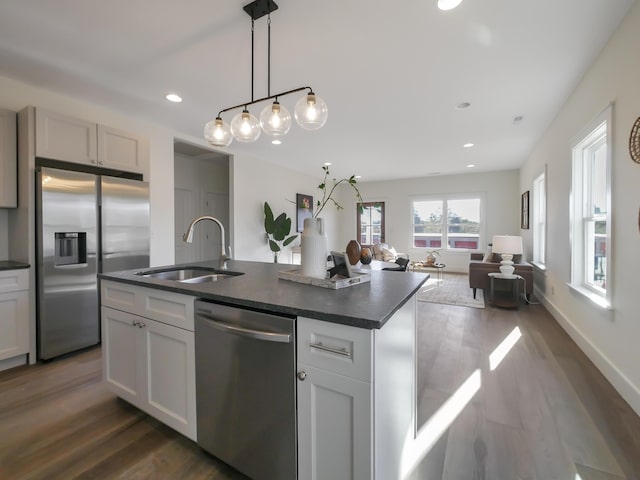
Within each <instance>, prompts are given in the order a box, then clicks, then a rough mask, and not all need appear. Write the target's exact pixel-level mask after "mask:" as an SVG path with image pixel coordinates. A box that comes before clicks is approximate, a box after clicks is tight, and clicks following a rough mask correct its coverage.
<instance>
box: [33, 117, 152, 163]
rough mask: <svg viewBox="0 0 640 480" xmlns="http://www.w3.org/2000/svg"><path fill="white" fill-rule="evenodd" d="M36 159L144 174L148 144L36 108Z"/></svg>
mask: <svg viewBox="0 0 640 480" xmlns="http://www.w3.org/2000/svg"><path fill="white" fill-rule="evenodd" d="M36 156H37V157H42V158H49V159H53V160H62V161H65V162H74V163H84V164H87V165H96V166H101V167H105V168H112V169H115V170H124V171H127V172H135V173H145V171H146V169H147V166H148V159H149V143H148V141H147V139H145V138H143V137H141V136H139V135H134V134H132V133H130V132H125V131H123V130H119V129H116V128H112V127H106V126H103V125H98V124H95V123H91V122H86V121H84V120H79V119H77V118H73V117H69V116H67V115H63V114H60V113H57V112H52V111H49V110H44V109H41V108H36Z"/></svg>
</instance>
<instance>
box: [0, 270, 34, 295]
mask: <svg viewBox="0 0 640 480" xmlns="http://www.w3.org/2000/svg"><path fill="white" fill-rule="evenodd" d="M21 290H29V269H28V268H24V269H21V270H4V271H1V272H0V293H8V292H19V291H21Z"/></svg>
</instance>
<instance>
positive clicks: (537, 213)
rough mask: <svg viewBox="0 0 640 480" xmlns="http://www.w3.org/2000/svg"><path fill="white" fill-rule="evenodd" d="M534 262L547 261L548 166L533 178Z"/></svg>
mask: <svg viewBox="0 0 640 480" xmlns="http://www.w3.org/2000/svg"><path fill="white" fill-rule="evenodd" d="M532 206H533V225H532V226H533V263H534V264H535V265H537V266H538V267H540V268H543V269H544V268H545V265H546V263H547V167H546V165H545V168H544V170H543V171H542V173H540V174H539V175H538V176H537V177H536V178H535V179H534V180H533V201H532Z"/></svg>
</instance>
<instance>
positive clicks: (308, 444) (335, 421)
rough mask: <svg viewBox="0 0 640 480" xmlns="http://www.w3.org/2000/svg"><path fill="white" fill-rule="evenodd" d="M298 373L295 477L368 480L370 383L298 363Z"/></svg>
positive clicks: (369, 475)
mask: <svg viewBox="0 0 640 480" xmlns="http://www.w3.org/2000/svg"><path fill="white" fill-rule="evenodd" d="M301 372H304V373H305V374H306V377H305V379H304V380H301V379H300V374H301ZM298 374H299V377H298V474H299V478H304V479H308V480H335V479H338V478H339V479H341V480H348V479H353V480H361V479H371V478H372V467H371V465H372V448H373V445H372V439H371V426H372V417H371V412H372V409H371V384H370V383H367V382H363V381H360V380H355V379H353V378H349V377H345V376H342V375H338V374H335V373H331V372H329V371H327V370H323V369H320V368H315V367H312V366H310V365H306V364H302V363H298Z"/></svg>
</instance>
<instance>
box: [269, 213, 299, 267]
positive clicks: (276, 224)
mask: <svg viewBox="0 0 640 480" xmlns="http://www.w3.org/2000/svg"><path fill="white" fill-rule="evenodd" d="M264 231H265V232H266V236H267V241H268V242H269V248H270V249H271V251H272V252H273V262H274V263H278V255H279V254H280V251H281V250H282V247H286V246H287V245H289V244H290V243H291V242H293V241H294V240H295V239H296V238H298V234H295V235H291V236H289V237H287V235H289V233H291V218H289V217H288V216H287V214H286V213H284V212H283V213H281V214H280V215H278V216H277V217H275V218H274V216H273V210H271V207H270V206H269V204H268V203H267V202H264Z"/></svg>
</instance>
